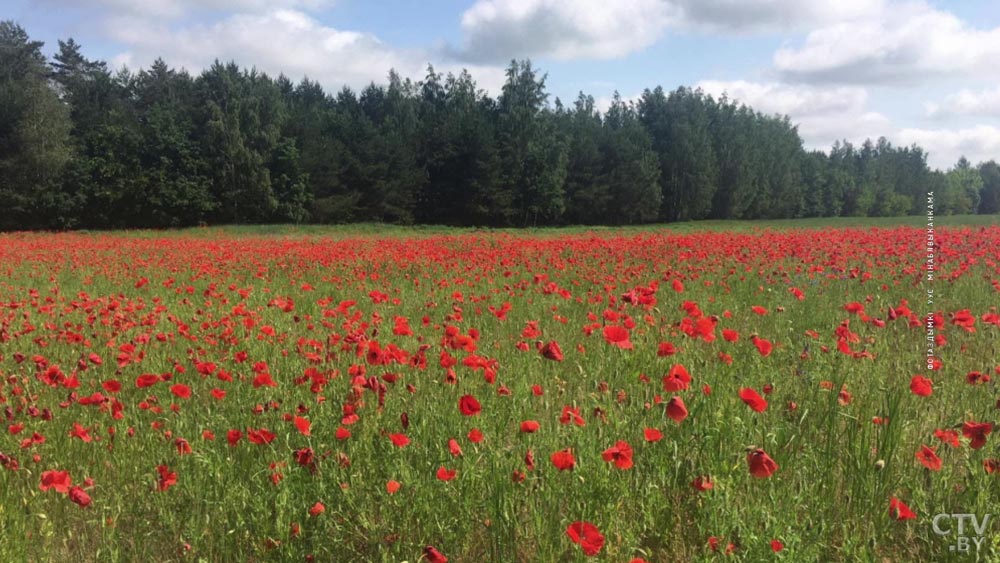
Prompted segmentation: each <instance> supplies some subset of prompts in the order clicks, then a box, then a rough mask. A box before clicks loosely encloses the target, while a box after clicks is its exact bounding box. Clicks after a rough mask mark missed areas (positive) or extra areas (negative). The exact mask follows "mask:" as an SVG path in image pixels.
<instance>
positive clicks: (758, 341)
mask: <svg viewBox="0 0 1000 563" xmlns="http://www.w3.org/2000/svg"><path fill="white" fill-rule="evenodd" d="M751 340H752V341H753V345H754V346H755V347H756V348H757V351H758V352H760V355H761V356H764V357H765V358H766V357H768V356H770V355H771V350H772V349H773V345H772V344H771V341H770V340H764V339H763V338H758V337H757V336H754V337H753V338H751Z"/></svg>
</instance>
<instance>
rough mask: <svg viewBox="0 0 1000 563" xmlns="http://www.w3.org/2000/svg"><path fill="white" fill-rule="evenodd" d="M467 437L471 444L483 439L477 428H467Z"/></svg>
mask: <svg viewBox="0 0 1000 563" xmlns="http://www.w3.org/2000/svg"><path fill="white" fill-rule="evenodd" d="M468 438H469V441H470V442H472V443H473V444H478V443H479V442H482V441H483V433H482V432H481V431H480V430H479V429H478V428H473V429H472V430H469V435H468Z"/></svg>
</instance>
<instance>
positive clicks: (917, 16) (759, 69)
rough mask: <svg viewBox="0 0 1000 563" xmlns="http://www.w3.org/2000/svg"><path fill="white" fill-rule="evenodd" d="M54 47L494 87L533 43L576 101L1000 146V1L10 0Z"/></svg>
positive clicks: (341, 78)
mask: <svg viewBox="0 0 1000 563" xmlns="http://www.w3.org/2000/svg"><path fill="white" fill-rule="evenodd" d="M0 17H2V18H12V19H15V20H16V21H18V22H19V23H20V24H21V25H23V26H24V27H25V28H26V29H27V30H28V32H29V34H31V36H32V37H34V38H36V39H40V40H43V41H45V42H46V52H48V53H51V52H52V51H53V49H54V47H55V45H56V40H57V39H60V38H63V39H64V38H67V37H74V38H75V39H76V40H77V41H78V42H79V43H81V44H82V45H83V47H84V52H85V54H87V55H88V56H90V57H92V58H100V59H104V60H107V61H109V62H111V63H112V66H114V67H116V68H117V67H119V66H122V65H125V66H128V67H129V68H132V69H135V68H138V67H142V66H146V65H148V64H149V63H150V62H151V61H153V60H154V59H155V58H156V57H157V56H162V57H163V58H164V59H165V60H166V61H167V62H168V63H170V64H171V65H174V66H183V67H185V68H187V69H188V70H190V71H192V72H198V71H199V70H201V69H202V68H205V67H206V66H207V65H209V64H211V62H212V61H213V60H214V59H216V58H219V59H222V60H236V61H237V62H239V63H240V64H242V65H244V66H251V65H253V66H257V67H258V68H259V69H261V70H264V71H267V72H269V73H272V74H277V73H279V72H284V73H285V74H287V75H288V76H290V77H292V78H293V79H299V78H301V77H302V76H305V75H308V76H310V77H311V78H313V79H317V80H319V81H320V82H321V83H322V84H323V85H324V86H325V87H326V88H327V89H328V90H329V91H335V90H338V89H340V88H341V87H343V86H345V85H346V86H350V87H353V88H360V87H362V86H364V85H365V84H367V83H368V82H371V81H376V82H381V81H384V79H385V76H386V74H387V72H388V70H389V68H390V67H394V68H396V69H397V70H398V71H400V73H401V74H403V75H404V76H410V77H412V78H415V79H419V78H421V77H422V76H423V74H424V68H425V66H426V64H427V63H433V64H434V65H435V67H436V68H437V69H438V70H441V71H444V72H458V71H459V70H461V69H462V68H468V69H469V70H470V71H471V72H472V74H473V76H474V77H476V78H477V80H478V81H479V83H480V85H481V86H482V87H484V88H486V89H487V90H489V91H490V92H492V93H494V94H495V93H496V92H497V91H498V90H499V87H500V85H501V83H502V80H503V68H504V66H505V65H506V64H507V62H509V60H510V59H511V58H523V57H530V58H531V59H532V60H533V61H534V62H535V64H536V66H538V67H539V68H541V69H542V70H543V71H545V72H547V73H548V82H547V84H548V90H549V92H550V93H551V94H552V95H553V98H554V97H555V96H559V97H560V98H562V99H563V101H564V102H567V103H569V102H571V101H572V100H573V99H575V97H576V95H577V92H579V91H580V90H583V91H584V92H586V93H588V94H591V95H593V96H594V97H595V98H597V99H598V101H599V103H600V104H607V103H608V100H609V99H610V98H611V96H612V94H613V92H615V91H616V90H617V91H618V92H620V93H621V95H622V96H624V97H625V98H633V97H635V96H637V95H638V94H639V93H641V91H642V89H643V88H646V87H652V86H656V85H662V86H664V87H665V88H667V89H673V88H675V87H677V86H680V85H687V86H698V87H702V88H703V89H704V90H706V91H707V92H709V93H712V94H714V95H720V94H722V93H723V92H725V93H727V94H728V95H729V97H730V98H735V99H738V100H740V101H743V102H746V103H748V104H750V105H751V106H753V107H754V108H755V109H758V110H760V111H764V112H766V113H781V114H787V115H789V116H790V117H791V119H792V121H793V122H795V123H796V124H798V126H799V132H800V134H801V135H802V137H803V139H804V141H805V143H806V146H807V147H809V148H821V149H824V148H828V147H829V145H830V144H831V143H832V142H833V141H834V140H837V139H848V140H850V141H852V142H855V143H858V142H861V141H862V140H864V139H865V138H866V137H878V136H880V135H884V136H886V137H888V138H889V140H890V141H892V142H893V143H895V144H903V145H908V144H911V143H917V144H919V145H921V146H922V147H924V148H925V149H926V150H927V151H929V153H930V157H929V161H930V163H931V165H932V166H935V167H939V168H947V167H948V166H950V165H952V164H953V163H954V162H955V160H957V158H958V157H959V156H960V155H965V156H967V157H968V158H969V159H970V160H972V161H973V162H978V161H981V160H986V159H990V158H995V159H1000V63H998V62H997V61H1000V3H997V2H995V1H993V0H962V1H954V2H945V1H942V0H938V1H928V0H812V1H807V0H612V1H609V0H573V1H569V0H466V1H461V2H460V1H434V0H428V1H426V2H414V1H412V0H408V1H404V0H386V1H377V2H376V1H371V0H369V1H363V0H3V9H2V11H0Z"/></svg>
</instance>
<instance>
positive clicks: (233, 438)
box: [226, 430, 243, 446]
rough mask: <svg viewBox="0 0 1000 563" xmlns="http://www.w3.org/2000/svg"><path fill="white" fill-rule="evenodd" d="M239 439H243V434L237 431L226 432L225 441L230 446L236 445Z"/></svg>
mask: <svg viewBox="0 0 1000 563" xmlns="http://www.w3.org/2000/svg"><path fill="white" fill-rule="evenodd" d="M241 438H243V432H240V431H239V430H230V431H229V432H226V441H227V442H229V445H230V446H235V445H236V444H238V443H239V441H240V439H241Z"/></svg>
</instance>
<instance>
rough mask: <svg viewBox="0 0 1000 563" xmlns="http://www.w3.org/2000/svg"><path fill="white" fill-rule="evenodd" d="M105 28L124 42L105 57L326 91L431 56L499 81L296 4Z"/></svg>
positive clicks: (408, 70)
mask: <svg viewBox="0 0 1000 563" xmlns="http://www.w3.org/2000/svg"><path fill="white" fill-rule="evenodd" d="M107 33H108V34H109V36H111V37H112V38H113V39H115V40H117V41H119V42H121V43H124V44H126V45H128V46H129V47H128V49H127V51H125V52H123V53H121V54H120V55H119V56H118V57H116V58H115V59H114V60H113V62H114V63H115V64H116V65H120V64H126V65H128V66H129V67H133V68H134V67H136V66H148V65H149V64H150V63H151V62H152V61H153V60H155V59H156V58H157V57H162V58H163V59H164V60H165V61H167V63H168V64H170V65H171V66H178V67H184V68H186V69H188V70H189V71H191V72H198V71H200V70H203V69H205V68H207V67H208V66H210V65H211V64H212V62H213V61H214V60H215V59H219V60H221V61H223V62H227V61H229V60H235V61H236V62H237V63H238V64H240V65H242V66H245V67H251V66H252V67H255V68H257V69H258V70H262V71H265V72H267V73H269V74H272V75H277V74H279V73H284V74H285V75H287V76H289V77H290V78H292V79H293V80H294V79H297V78H300V77H302V76H309V77H310V78H311V79H313V80H317V81H319V82H320V83H321V84H322V85H323V86H324V88H325V89H326V90H327V91H328V92H336V91H337V90H339V89H340V88H341V87H343V86H345V85H346V86H350V87H351V88H353V89H355V90H358V89H360V88H363V87H364V86H366V85H367V84H368V83H370V82H372V81H374V82H376V83H380V82H385V81H386V77H387V75H388V72H389V69H391V68H394V69H396V71H397V72H399V73H400V74H401V75H402V76H404V77H410V78H414V79H420V78H423V76H424V74H425V70H426V65H427V63H428V62H434V63H436V64H435V69H436V70H437V71H438V72H445V73H447V72H456V73H457V72H459V71H460V70H461V68H462V67H463V66H465V67H468V69H469V72H470V73H472V75H473V77H474V78H475V79H476V80H477V82H478V83H479V85H480V87H483V88H486V89H487V90H490V91H491V92H497V91H499V88H500V85H501V84H502V83H503V71H502V69H500V68H497V67H489V66H475V65H457V64H453V63H449V62H448V61H443V60H441V59H440V58H439V57H437V56H435V54H434V53H432V52H430V51H420V50H402V49H397V48H394V47H392V46H390V45H387V44H385V43H384V42H382V41H381V40H380V39H379V38H378V37H377V36H375V35H373V34H371V33H364V32H357V31H347V30H338V29H335V28H332V27H328V26H325V25H323V24H322V23H320V22H319V21H317V20H316V19H314V18H312V17H311V16H309V15H307V14H305V13H303V12H300V11H296V10H287V9H286V10H273V11H270V12H266V13H261V14H234V15H231V16H229V17H227V18H225V19H222V20H220V21H218V22H215V23H213V24H209V25H204V24H193V25H188V26H173V27H172V26H168V25H165V24H163V23H153V22H151V21H150V20H147V19H142V18H137V17H127V16H119V17H117V18H113V19H112V20H110V21H109V23H108V25H107ZM435 59H437V60H435Z"/></svg>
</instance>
